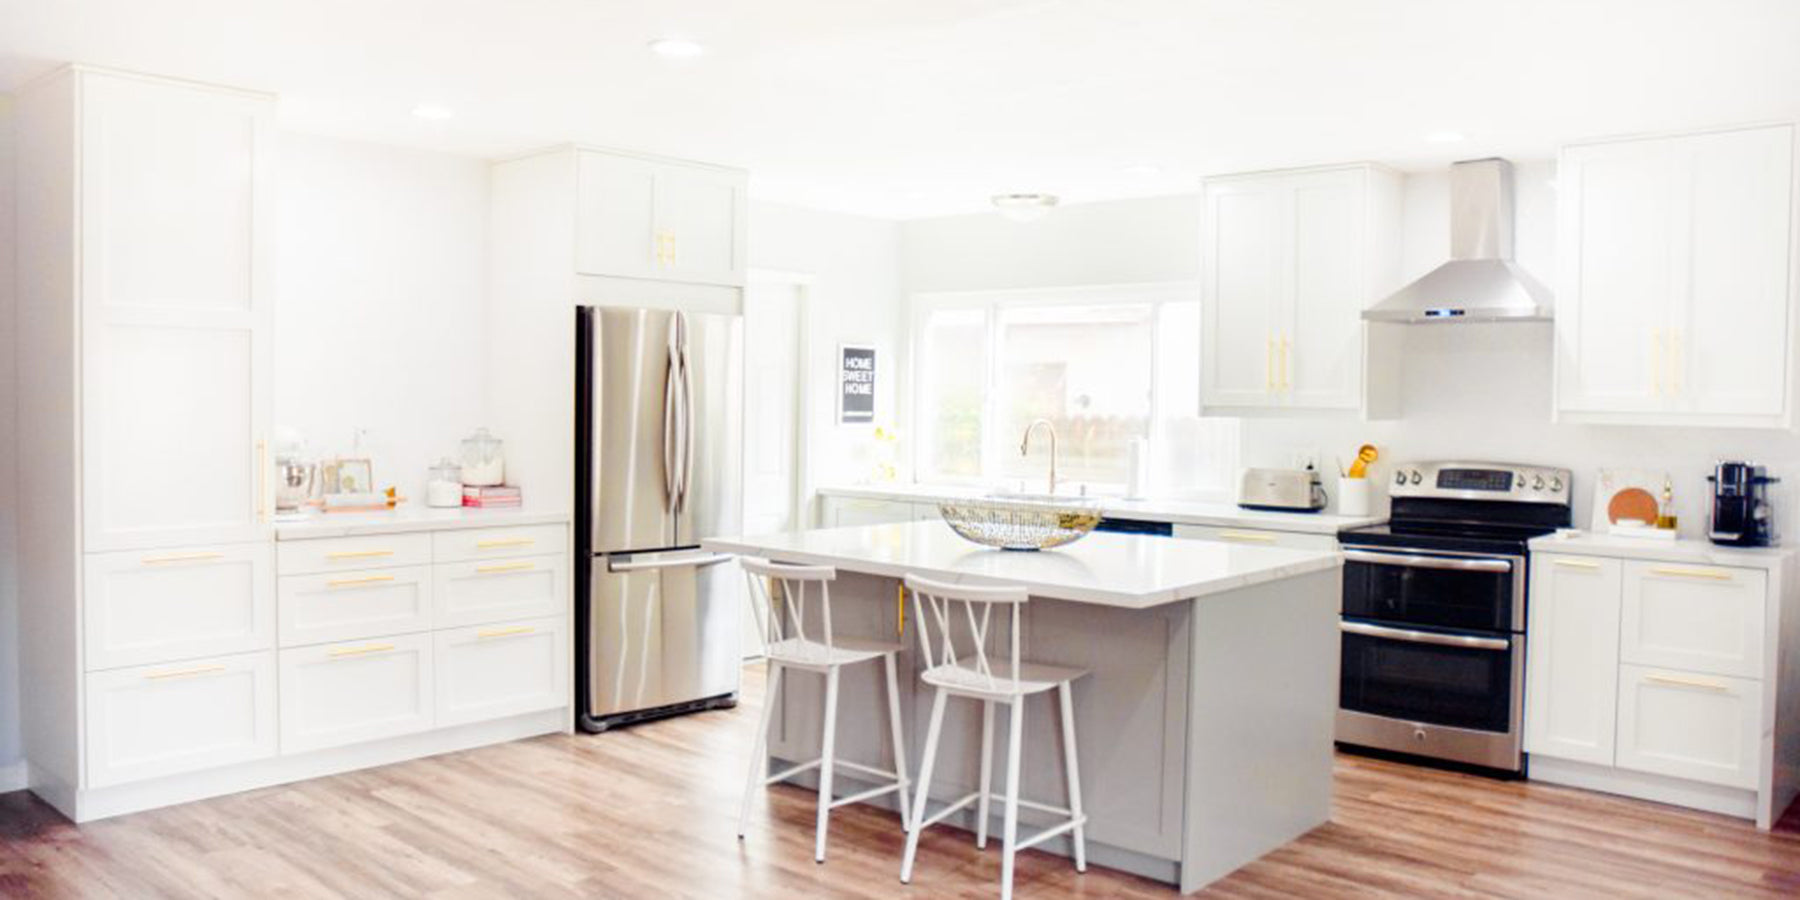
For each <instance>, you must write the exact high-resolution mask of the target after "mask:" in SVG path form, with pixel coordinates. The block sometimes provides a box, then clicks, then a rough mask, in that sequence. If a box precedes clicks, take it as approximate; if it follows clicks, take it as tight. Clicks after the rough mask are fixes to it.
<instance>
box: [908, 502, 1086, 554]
mask: <svg viewBox="0 0 1800 900" xmlns="http://www.w3.org/2000/svg"><path fill="white" fill-rule="evenodd" d="M938 513H939V514H940V515H942V516H943V517H944V522H945V523H946V524H948V525H949V526H950V528H951V530H953V531H955V532H956V533H957V534H960V535H962V536H963V537H965V538H967V539H969V540H971V541H974V542H975V543H977V544H982V545H985V546H988V547H999V548H1000V549H1002V550H1048V549H1050V548H1051V547H1061V546H1062V545H1064V544H1068V543H1072V542H1074V541H1078V540H1081V539H1082V538H1084V537H1087V536H1088V534H1089V533H1090V532H1092V531H1093V530H1094V528H1095V526H1097V525H1099V524H1100V504H1099V503H1098V502H1096V501H1093V500H1086V499H1080V498H1074V497H1055V498H1051V497H1047V496H1044V497H1037V496H1031V495H1020V496H1017V497H1007V496H993V497H982V498H979V499H973V500H948V501H944V502H942V503H939V504H938Z"/></svg>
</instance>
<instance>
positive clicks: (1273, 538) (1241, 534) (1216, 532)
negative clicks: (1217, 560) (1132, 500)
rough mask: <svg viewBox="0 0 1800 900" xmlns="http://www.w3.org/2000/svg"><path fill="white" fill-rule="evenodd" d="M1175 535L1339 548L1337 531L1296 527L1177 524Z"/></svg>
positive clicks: (1267, 544) (1297, 547)
mask: <svg viewBox="0 0 1800 900" xmlns="http://www.w3.org/2000/svg"><path fill="white" fill-rule="evenodd" d="M1174 536H1175V537H1178V538H1188V539H1191V540H1200V541H1224V542H1225V543H1228V544H1244V545H1247V546H1252V547H1287V548H1290V549H1294V550H1336V549H1337V547H1338V541H1337V535H1335V534H1303V533H1300V532H1296V531H1269V530H1266V529H1262V528H1235V527H1228V526H1222V525H1176V526H1174Z"/></svg>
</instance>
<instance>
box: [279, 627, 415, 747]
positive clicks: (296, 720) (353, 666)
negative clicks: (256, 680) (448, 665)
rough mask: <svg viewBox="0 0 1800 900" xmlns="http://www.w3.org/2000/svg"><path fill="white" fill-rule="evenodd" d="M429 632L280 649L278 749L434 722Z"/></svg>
mask: <svg viewBox="0 0 1800 900" xmlns="http://www.w3.org/2000/svg"><path fill="white" fill-rule="evenodd" d="M431 697H432V678H431V635H429V634H411V635H403V636H400V637H389V638H379V639H377V640H373V641H358V642H355V643H348V644H326V645H322V646H318V647H302V648H300V649H298V650H283V651H281V752H282V753H298V752H303V751H307V750H318V749H321V748H325V747H337V746H341V745H344V744H354V743H358V742H360V741H372V740H376V739H379V738H385V737H393V736H395V735H401V734H408V733H411V732H414V731H423V730H425V729H427V728H430V727H431V722H432V707H431V702H432V700H431Z"/></svg>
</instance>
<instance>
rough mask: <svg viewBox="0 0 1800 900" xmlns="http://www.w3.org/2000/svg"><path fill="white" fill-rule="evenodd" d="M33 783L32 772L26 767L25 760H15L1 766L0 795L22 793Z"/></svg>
mask: <svg viewBox="0 0 1800 900" xmlns="http://www.w3.org/2000/svg"><path fill="white" fill-rule="evenodd" d="M30 783H31V772H30V770H29V769H27V768H26V767H25V760H22V759H15V760H13V761H12V762H9V763H7V764H6V765H3V766H0V794H5V793H9V792H12V791H22V790H24V789H25V788H27V787H29V786H30Z"/></svg>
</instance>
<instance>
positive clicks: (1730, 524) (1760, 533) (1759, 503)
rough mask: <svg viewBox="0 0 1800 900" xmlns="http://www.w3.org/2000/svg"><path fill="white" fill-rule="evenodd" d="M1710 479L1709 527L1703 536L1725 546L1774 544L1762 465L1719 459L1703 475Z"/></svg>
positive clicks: (1768, 480) (1769, 481)
mask: <svg viewBox="0 0 1800 900" xmlns="http://www.w3.org/2000/svg"><path fill="white" fill-rule="evenodd" d="M1706 480H1707V481H1710V482H1712V486H1713V496H1712V526H1711V529H1710V531H1709V532H1708V534H1707V537H1710V538H1712V542H1713V543H1715V544H1723V545H1725V546H1728V547H1767V546H1769V545H1771V544H1773V543H1775V515H1774V511H1773V510H1771V509H1770V508H1769V490H1768V486H1769V485H1771V484H1773V483H1775V482H1776V481H1779V480H1780V479H1777V478H1770V477H1769V474H1768V472H1767V471H1766V470H1765V469H1763V467H1762V466H1758V465H1752V464H1750V463H1747V462H1720V463H1718V464H1717V465H1716V466H1714V467H1713V473H1712V474H1711V475H1708V476H1706Z"/></svg>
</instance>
